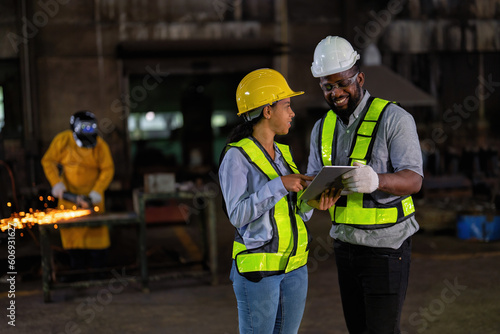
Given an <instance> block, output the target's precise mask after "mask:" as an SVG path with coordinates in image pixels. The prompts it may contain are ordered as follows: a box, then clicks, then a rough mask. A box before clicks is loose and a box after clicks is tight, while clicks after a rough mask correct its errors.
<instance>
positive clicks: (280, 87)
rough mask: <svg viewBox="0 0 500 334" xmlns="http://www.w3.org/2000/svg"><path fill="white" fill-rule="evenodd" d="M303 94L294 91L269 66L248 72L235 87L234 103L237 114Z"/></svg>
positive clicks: (279, 74)
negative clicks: (236, 107)
mask: <svg viewBox="0 0 500 334" xmlns="http://www.w3.org/2000/svg"><path fill="white" fill-rule="evenodd" d="M301 94H304V92H300V91H299V92H294V91H293V90H291V89H290V87H289V86H288V83H287V82H286V80H285V78H284V77H283V76H282V75H281V73H279V72H278V71H275V70H273V69H270V68H262V69H259V70H255V71H252V72H250V73H248V74H247V75H246V76H245V77H244V78H243V79H242V80H241V81H240V83H239V85H238V88H237V89H236V104H237V106H238V116H241V115H243V114H246V113H248V112H249V111H252V110H255V109H257V108H259V107H263V106H266V105H272V104H273V103H274V102H277V101H280V100H283V99H285V98H287V97H292V96H297V95H301Z"/></svg>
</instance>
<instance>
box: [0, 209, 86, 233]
mask: <svg viewBox="0 0 500 334" xmlns="http://www.w3.org/2000/svg"><path fill="white" fill-rule="evenodd" d="M90 213H91V210H47V211H34V212H28V213H26V212H19V213H13V214H12V215H11V216H10V217H9V218H5V219H1V220H0V229H1V230H2V232H4V231H6V230H7V229H9V228H12V227H14V228H15V229H23V228H25V227H28V228H31V227H32V226H33V225H35V224H52V223H55V222H59V221H63V220H67V219H71V218H77V217H82V216H86V215H89V214H90Z"/></svg>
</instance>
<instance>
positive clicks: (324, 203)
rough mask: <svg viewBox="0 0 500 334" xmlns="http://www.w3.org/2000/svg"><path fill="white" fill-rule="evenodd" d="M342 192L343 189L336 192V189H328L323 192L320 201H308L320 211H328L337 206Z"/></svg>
mask: <svg viewBox="0 0 500 334" xmlns="http://www.w3.org/2000/svg"><path fill="white" fill-rule="evenodd" d="M341 192H342V189H339V190H336V189H335V188H331V189H327V190H325V191H323V193H322V194H321V197H320V198H319V200H317V199H310V200H309V201H307V204H308V205H309V206H312V207H313V208H315V209H318V210H328V209H330V208H331V207H332V206H333V205H335V203H337V200H338V199H339V197H340V193H341Z"/></svg>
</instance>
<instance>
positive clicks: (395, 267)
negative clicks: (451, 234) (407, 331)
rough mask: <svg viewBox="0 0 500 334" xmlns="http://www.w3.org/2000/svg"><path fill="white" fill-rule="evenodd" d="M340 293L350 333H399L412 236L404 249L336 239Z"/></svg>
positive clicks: (402, 246) (335, 247) (403, 245)
mask: <svg viewBox="0 0 500 334" xmlns="http://www.w3.org/2000/svg"><path fill="white" fill-rule="evenodd" d="M333 246H334V249H335V259H336V262H337V270H338V276H339V286H340V295H341V298H342V308H343V310H344V318H345V321H346V325H347V329H348V330H349V333H350V334H399V333H401V331H400V328H399V327H400V326H399V325H400V318H401V311H402V308H403V302H404V300H405V297H406V289H407V287H408V277H409V273H410V255H411V239H410V238H408V239H406V240H405V241H404V242H403V244H402V245H401V247H400V248H398V249H392V248H374V247H365V246H359V245H352V244H348V243H345V242H341V241H338V240H335V241H334V244H333Z"/></svg>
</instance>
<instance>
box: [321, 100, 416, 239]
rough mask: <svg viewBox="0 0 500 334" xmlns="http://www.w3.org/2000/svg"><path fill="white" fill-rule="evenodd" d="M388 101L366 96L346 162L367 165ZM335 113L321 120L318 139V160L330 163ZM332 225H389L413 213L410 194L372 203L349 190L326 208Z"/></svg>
mask: <svg viewBox="0 0 500 334" xmlns="http://www.w3.org/2000/svg"><path fill="white" fill-rule="evenodd" d="M389 103H391V102H390V101H386V100H383V99H379V98H370V99H369V101H368V104H369V108H368V111H367V112H366V114H365V117H364V118H363V119H362V120H361V121H360V123H359V126H358V129H357V130H356V137H355V138H354V140H353V143H352V147H351V153H350V155H349V161H350V164H351V165H352V164H354V162H359V163H362V164H367V163H368V161H369V160H370V158H371V154H372V149H373V142H374V141H375V135H376V132H377V129H378V125H379V121H380V118H381V116H382V114H383V112H384V110H385V108H386V106H387V105H388V104H389ZM336 123H337V115H336V114H335V113H334V112H333V111H332V110H330V111H329V112H328V113H327V114H326V116H325V117H324V118H323V120H322V124H321V127H322V128H321V130H320V133H321V136H320V141H319V147H320V150H321V151H320V152H321V156H322V163H323V165H324V166H328V165H332V161H333V155H334V154H335V153H334V152H333V147H335V145H336V143H335V142H334V141H335V135H334V133H335V125H336ZM329 212H330V217H331V219H332V223H333V224H348V225H352V226H354V227H357V228H362V229H376V228H383V227H388V226H392V225H394V224H397V223H399V222H401V221H403V220H405V219H407V218H409V217H410V216H412V215H414V214H415V207H414V205H413V200H412V198H411V196H405V197H400V198H398V199H396V200H395V201H392V202H391V203H387V204H381V203H378V202H376V201H375V200H374V199H373V197H372V196H371V195H370V194H362V193H351V194H349V195H347V196H341V197H340V198H339V200H338V201H337V203H336V204H335V205H334V206H333V207H331V208H330V209H329Z"/></svg>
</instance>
